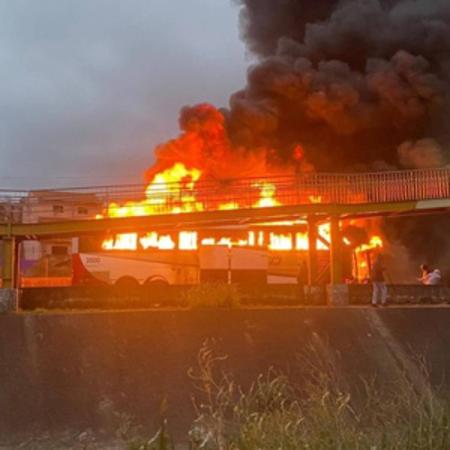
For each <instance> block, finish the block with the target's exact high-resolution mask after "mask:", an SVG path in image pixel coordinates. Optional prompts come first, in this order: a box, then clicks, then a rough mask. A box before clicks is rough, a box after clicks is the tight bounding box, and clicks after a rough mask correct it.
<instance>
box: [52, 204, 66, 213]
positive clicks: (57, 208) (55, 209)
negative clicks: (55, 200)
mask: <svg viewBox="0 0 450 450" xmlns="http://www.w3.org/2000/svg"><path fill="white" fill-rule="evenodd" d="M63 212H64V206H63V205H53V213H54V214H59V213H63Z"/></svg>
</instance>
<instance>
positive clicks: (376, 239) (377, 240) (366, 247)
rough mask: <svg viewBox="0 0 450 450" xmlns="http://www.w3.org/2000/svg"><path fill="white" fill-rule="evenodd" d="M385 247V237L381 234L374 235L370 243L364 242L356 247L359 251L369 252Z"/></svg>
mask: <svg viewBox="0 0 450 450" xmlns="http://www.w3.org/2000/svg"><path fill="white" fill-rule="evenodd" d="M382 247H383V239H382V238H381V237H380V236H372V237H371V238H370V241H369V243H368V244H362V245H360V246H359V247H357V248H356V249H355V251H356V252H357V253H362V252H367V251H370V250H375V249H377V248H382Z"/></svg>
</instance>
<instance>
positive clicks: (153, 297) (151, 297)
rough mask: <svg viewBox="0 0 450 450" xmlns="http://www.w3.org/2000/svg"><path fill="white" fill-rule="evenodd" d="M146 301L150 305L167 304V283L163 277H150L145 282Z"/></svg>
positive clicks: (168, 294)
mask: <svg viewBox="0 0 450 450" xmlns="http://www.w3.org/2000/svg"><path fill="white" fill-rule="evenodd" d="M144 286H145V293H146V298H147V301H148V302H149V304H150V305H151V306H156V307H159V306H162V305H168V303H169V301H170V289H168V287H169V283H168V282H167V280H165V279H164V278H159V277H151V278H148V279H147V280H146V281H145V283H144Z"/></svg>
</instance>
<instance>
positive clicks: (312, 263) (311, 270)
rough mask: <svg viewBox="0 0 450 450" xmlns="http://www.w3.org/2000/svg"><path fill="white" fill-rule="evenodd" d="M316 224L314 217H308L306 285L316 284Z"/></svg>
mask: <svg viewBox="0 0 450 450" xmlns="http://www.w3.org/2000/svg"><path fill="white" fill-rule="evenodd" d="M317 235H318V232H317V223H316V219H315V217H314V216H310V217H308V247H309V249H308V285H309V286H310V287H311V286H313V285H314V284H316V283H317Z"/></svg>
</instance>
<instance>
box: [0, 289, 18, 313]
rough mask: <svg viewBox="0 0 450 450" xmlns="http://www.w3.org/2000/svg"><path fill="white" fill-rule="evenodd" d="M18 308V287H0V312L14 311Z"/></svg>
mask: <svg viewBox="0 0 450 450" xmlns="http://www.w3.org/2000/svg"><path fill="white" fill-rule="evenodd" d="M18 308H19V290H18V289H6V288H1V289H0V314H1V313H8V312H16V311H17V310H18Z"/></svg>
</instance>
